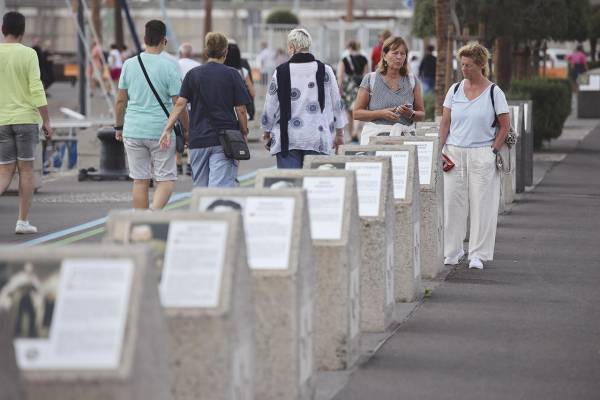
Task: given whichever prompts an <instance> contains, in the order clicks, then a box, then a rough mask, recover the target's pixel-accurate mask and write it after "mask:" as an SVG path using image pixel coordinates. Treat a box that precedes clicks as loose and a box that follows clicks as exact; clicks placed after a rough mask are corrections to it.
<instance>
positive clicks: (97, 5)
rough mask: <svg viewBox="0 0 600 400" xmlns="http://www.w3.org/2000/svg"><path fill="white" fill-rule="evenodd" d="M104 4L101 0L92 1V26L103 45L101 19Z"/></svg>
mask: <svg viewBox="0 0 600 400" xmlns="http://www.w3.org/2000/svg"><path fill="white" fill-rule="evenodd" d="M101 8H102V4H101V0H92V24H93V25H94V30H95V31H96V34H97V35H98V40H100V43H102V20H101V19H100V12H101Z"/></svg>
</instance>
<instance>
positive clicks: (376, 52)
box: [371, 29, 392, 71]
mask: <svg viewBox="0 0 600 400" xmlns="http://www.w3.org/2000/svg"><path fill="white" fill-rule="evenodd" d="M390 36H392V32H390V31H389V30H388V29H386V30H384V31H383V32H381V33H380V34H379V36H378V42H377V44H376V45H375V47H373V50H372V51H371V71H375V70H377V66H378V65H379V62H380V61H381V53H382V49H383V43H384V42H385V41H386V40H387V39H388V38H389V37H390Z"/></svg>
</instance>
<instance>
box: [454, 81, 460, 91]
mask: <svg viewBox="0 0 600 400" xmlns="http://www.w3.org/2000/svg"><path fill="white" fill-rule="evenodd" d="M459 86H460V82H456V83H455V84H454V90H453V94H456V92H458V88H459Z"/></svg>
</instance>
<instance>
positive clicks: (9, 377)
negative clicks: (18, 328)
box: [0, 304, 25, 400]
mask: <svg viewBox="0 0 600 400" xmlns="http://www.w3.org/2000/svg"><path fill="white" fill-rule="evenodd" d="M13 311H14V309H9V308H4V305H2V304H0V365H1V366H2V367H0V388H2V390H1V391H0V399H2V400H20V399H23V398H25V394H24V392H23V383H22V382H21V375H20V373H19V367H17V362H16V358H15V349H14V346H13V334H14V331H15V318H14V314H15V313H14V312H13Z"/></svg>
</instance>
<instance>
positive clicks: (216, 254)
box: [107, 211, 255, 400]
mask: <svg viewBox="0 0 600 400" xmlns="http://www.w3.org/2000/svg"><path fill="white" fill-rule="evenodd" d="M107 240H110V241H112V242H116V243H123V244H128V245H129V244H131V243H147V244H149V245H150V246H151V247H152V248H153V249H154V251H155V252H156V254H157V259H158V263H155V270H156V271H158V270H160V273H161V281H160V286H159V287H160V294H161V303H162V308H163V312H164V314H165V316H166V318H167V323H168V330H169V349H170V352H169V369H170V374H171V379H170V392H171V393H170V398H171V399H174V400H175V399H176V400H187V399H190V400H191V399H204V398H207V399H208V398H210V399H215V400H221V399H227V400H237V399H248V400H252V399H254V382H255V379H254V374H255V363H254V357H255V351H254V343H255V338H254V303H253V298H252V292H251V282H250V274H249V270H248V265H247V261H246V246H245V239H244V231H243V226H242V219H241V216H240V215H239V213H237V212H225V213H212V212H207V213H192V212H188V211H177V212H153V213H148V212H144V211H130V212H112V213H110V214H109V219H108V222H107ZM154 284H155V285H156V284H158V280H156V281H154Z"/></svg>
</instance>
